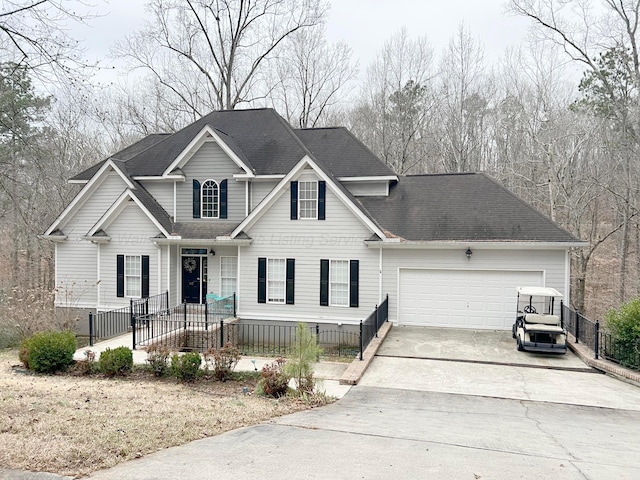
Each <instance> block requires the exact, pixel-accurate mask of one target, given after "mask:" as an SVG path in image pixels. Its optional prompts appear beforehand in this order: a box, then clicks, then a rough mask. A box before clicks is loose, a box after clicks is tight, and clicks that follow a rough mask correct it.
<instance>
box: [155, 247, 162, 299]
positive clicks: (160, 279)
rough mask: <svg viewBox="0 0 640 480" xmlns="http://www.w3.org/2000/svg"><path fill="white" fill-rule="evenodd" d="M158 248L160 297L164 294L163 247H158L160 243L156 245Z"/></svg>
mask: <svg viewBox="0 0 640 480" xmlns="http://www.w3.org/2000/svg"><path fill="white" fill-rule="evenodd" d="M155 246H156V248H157V249H158V295H160V294H161V293H162V247H161V246H160V245H158V242H156V243H155Z"/></svg>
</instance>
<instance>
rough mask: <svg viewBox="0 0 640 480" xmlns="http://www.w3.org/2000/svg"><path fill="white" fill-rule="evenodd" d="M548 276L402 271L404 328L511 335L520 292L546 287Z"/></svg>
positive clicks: (485, 271) (400, 304)
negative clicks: (525, 287)
mask: <svg viewBox="0 0 640 480" xmlns="http://www.w3.org/2000/svg"><path fill="white" fill-rule="evenodd" d="M542 278H543V275H542V272H541V271H538V272H531V271H529V272H525V271H506V270H505V271H502V270H430V269H401V271H400V282H399V286H400V292H399V307H400V317H399V322H400V323H401V324H403V325H430V326H439V327H466V328H489V329H504V330H509V329H510V328H511V325H512V323H513V320H514V318H513V316H514V312H515V308H516V307H515V302H516V287H518V286H521V285H531V286H543V282H542Z"/></svg>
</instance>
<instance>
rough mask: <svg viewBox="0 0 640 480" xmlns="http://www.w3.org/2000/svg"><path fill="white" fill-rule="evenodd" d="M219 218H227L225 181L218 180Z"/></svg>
mask: <svg viewBox="0 0 640 480" xmlns="http://www.w3.org/2000/svg"><path fill="white" fill-rule="evenodd" d="M220 218H227V181H226V180H222V181H221V182H220Z"/></svg>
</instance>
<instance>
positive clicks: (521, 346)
mask: <svg viewBox="0 0 640 480" xmlns="http://www.w3.org/2000/svg"><path fill="white" fill-rule="evenodd" d="M518 351H519V352H524V346H523V345H522V341H521V340H520V339H519V338H518Z"/></svg>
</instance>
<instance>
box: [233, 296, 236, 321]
mask: <svg viewBox="0 0 640 480" xmlns="http://www.w3.org/2000/svg"><path fill="white" fill-rule="evenodd" d="M233 318H236V292H233Z"/></svg>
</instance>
